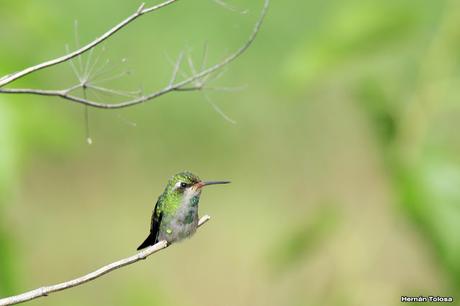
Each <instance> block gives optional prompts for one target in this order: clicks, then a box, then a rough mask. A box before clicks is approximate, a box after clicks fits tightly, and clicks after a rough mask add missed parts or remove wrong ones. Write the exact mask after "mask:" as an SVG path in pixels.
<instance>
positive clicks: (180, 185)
mask: <svg viewBox="0 0 460 306" xmlns="http://www.w3.org/2000/svg"><path fill="white" fill-rule="evenodd" d="M228 183H230V182H229V181H209V182H203V181H202V180H201V179H200V178H199V177H198V176H196V175H195V174H193V173H191V172H188V171H185V172H180V173H177V174H175V175H173V176H172V177H171V179H170V180H169V182H168V186H167V187H166V189H167V192H168V193H170V194H175V195H182V196H187V197H193V196H199V195H200V194H201V189H202V188H203V187H204V186H208V185H215V184H228Z"/></svg>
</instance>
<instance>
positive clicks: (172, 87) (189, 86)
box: [0, 0, 270, 109]
mask: <svg viewBox="0 0 460 306" xmlns="http://www.w3.org/2000/svg"><path fill="white" fill-rule="evenodd" d="M176 1H177V0H176ZM173 2H174V1H172V0H170V1H166V2H164V3H163V4H160V5H157V6H154V7H151V8H144V9H142V10H140V12H141V13H142V12H144V13H145V12H150V11H152V10H154V9H158V8H161V7H163V6H165V5H167V4H170V3H173ZM269 3H270V0H265V1H264V6H263V8H262V11H261V14H260V17H259V19H258V20H257V22H256V24H255V26H254V28H253V30H252V32H251V35H250V36H249V38H248V40H247V41H246V42H245V43H244V44H243V46H241V47H240V48H239V49H238V50H236V51H235V52H234V53H232V54H230V55H229V56H227V57H225V58H224V59H223V60H221V61H220V62H219V63H217V64H214V65H212V66H210V67H208V68H204V67H202V69H201V70H200V72H193V71H192V75H191V76H189V77H187V78H185V79H184V80H182V81H176V78H177V73H178V70H179V65H180V63H181V61H182V58H183V54H181V55H180V56H179V59H178V60H177V62H176V63H175V66H174V70H173V74H172V78H171V80H170V82H169V83H168V85H167V86H165V87H164V88H162V89H160V90H158V91H156V92H152V93H149V94H146V95H142V96H140V97H137V98H133V99H131V100H128V101H124V102H120V103H100V102H97V101H92V100H89V99H86V98H85V97H79V96H76V95H72V91H74V90H75V89H78V88H82V87H87V86H88V84H87V83H85V82H83V83H82V84H78V85H75V86H72V87H69V88H66V89H61V90H45V89H22V88H19V89H6V88H1V86H2V81H1V80H0V93H4V94H33V95H42V96H53V97H60V98H63V99H65V100H69V101H71V102H75V103H80V104H83V105H87V106H91V107H95V108H102V109H119V108H124V107H129V106H133V105H136V104H141V103H144V102H147V101H150V100H153V99H155V98H158V97H160V96H163V95H165V94H168V93H171V92H177V91H198V90H203V89H207V88H206V86H205V83H206V80H207V78H208V76H210V75H211V74H212V73H214V72H216V71H218V70H220V69H221V68H223V67H225V66H227V65H228V64H230V63H231V62H233V61H234V60H235V59H237V58H238V57H239V56H240V55H242V54H243V53H244V52H245V51H246V50H247V49H248V48H249V47H250V46H251V45H252V43H253V42H254V40H255V39H256V37H257V34H258V33H259V31H260V27H261V25H262V22H263V20H264V18H265V15H266V13H267V10H268V6H269ZM133 16H140V15H139V13H138V12H136V13H135V14H134V15H132V16H131V17H129V18H128V19H126V20H125V21H124V22H122V23H121V24H120V25H126V24H127V23H128V22H129V21H131V20H134V19H130V18H136V17H133ZM128 20H129V21H128ZM120 25H118V26H117V27H118V28H117V27H116V28H117V29H119V28H120ZM114 29H115V28H114ZM107 33H112V34H113V33H114V30H113V29H112V30H110V31H109V32H107ZM107 33H106V34H105V36H107ZM107 37H108V36H107ZM107 37H106V38H107ZM99 40H100V39H99ZM96 41H97V40H96ZM88 46H89V47H88ZM94 46H95V44H94V42H93V43H91V44H89V45H87V46H85V47H84V48H81V49H79V50H77V51H75V52H73V53H71V54H69V56H66V57H63V60H61V61H60V62H62V61H66V60H70V59H71V58H72V55H73V56H77V55H79V54H81V53H82V52H85V51H87V50H88V49H90V48H91V47H94ZM85 48H86V49H85ZM81 50H83V51H81ZM78 51H81V52H80V53H78V54H77V53H76V52H78ZM205 52H207V50H205ZM55 61H56V60H55ZM54 64H55V63H54ZM38 66H40V65H38ZM35 67H37V66H35ZM41 68H44V67H41ZM41 68H40V69H41ZM29 69H30V68H29ZM26 70H27V69H26ZM36 70H37V69H35V71H36ZM24 71H25V70H24ZM31 72H33V71H31ZM19 73H22V72H19ZM29 73H30V72H29ZM13 76H14V75H13ZM13 76H11V77H13ZM9 78H10V76H7V79H9ZM17 78H18V77H16V78H15V79H17ZM3 83H5V81H3ZM7 83H8V82H7ZM7 83H5V84H7Z"/></svg>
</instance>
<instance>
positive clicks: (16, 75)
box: [0, 0, 179, 88]
mask: <svg viewBox="0 0 460 306" xmlns="http://www.w3.org/2000/svg"><path fill="white" fill-rule="evenodd" d="M177 1H179V0H167V1H165V2H162V3H160V4H157V5H154V6H152V7H148V8H144V6H145V4H144V3H142V5H141V6H140V7H139V8H138V9H137V10H136V12H135V13H133V14H132V15H131V16H129V17H128V18H126V19H125V20H123V21H122V22H120V23H119V24H117V25H116V26H114V27H113V28H111V29H110V30H108V31H107V32H105V33H104V34H102V35H101V36H100V37H98V38H96V39H95V40H93V41H92V42H90V43H89V44H87V45H86V46H83V47H81V48H79V49H78V50H75V51H74V52H72V53H69V54H67V55H64V56H61V57H58V58H56V59H52V60H49V61H46V62H43V63H40V64H38V65H35V66H32V67H28V68H26V69H24V70H21V71H18V72H15V73H12V74H9V75H6V76H4V77H2V78H0V88H1V87H3V86H5V85H7V84H9V83H11V82H13V81H15V80H17V79H19V78H22V77H24V76H26V75H28V74H30V73H33V72H36V71H38V70H41V69H44V68H47V67H51V66H54V65H57V64H60V63H63V62H66V61H68V60H70V59H72V58H74V57H77V56H79V55H81V54H83V53H85V52H87V51H89V50H90V49H92V48H94V47H95V46H97V45H99V44H100V43H102V42H103V41H105V40H106V39H107V38H109V37H111V36H112V35H114V34H115V33H117V32H118V31H119V30H121V29H122V28H124V27H125V26H127V25H128V24H130V23H131V22H132V21H134V20H135V19H137V18H139V17H140V16H142V15H145V14H147V13H150V12H153V11H156V10H159V9H161V8H163V7H165V6H168V5H170V4H173V3H175V2H177Z"/></svg>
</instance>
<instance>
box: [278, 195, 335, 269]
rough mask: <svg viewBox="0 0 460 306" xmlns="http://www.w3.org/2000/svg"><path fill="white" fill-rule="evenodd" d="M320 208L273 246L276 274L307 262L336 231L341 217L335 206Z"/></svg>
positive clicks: (322, 206)
mask: <svg viewBox="0 0 460 306" xmlns="http://www.w3.org/2000/svg"><path fill="white" fill-rule="evenodd" d="M320 207H321V208H319V209H318V211H316V212H314V213H313V214H312V215H311V216H309V218H308V219H307V220H306V221H305V222H302V223H301V224H299V225H297V226H296V228H295V229H291V230H290V231H289V232H287V233H286V234H284V235H283V237H282V238H281V239H280V243H278V244H276V245H275V248H274V249H275V251H273V256H272V264H273V267H274V268H275V269H276V271H277V272H280V271H283V270H287V269H290V268H292V267H293V266H295V265H296V264H299V263H301V262H305V261H306V260H308V257H309V256H311V255H312V254H313V253H314V252H316V251H318V250H319V249H320V248H321V247H322V245H323V244H325V243H327V241H328V240H329V239H330V237H331V235H333V234H334V233H335V232H336V231H337V230H338V226H339V225H340V220H341V216H340V213H339V211H338V207H337V205H330V204H329V205H320Z"/></svg>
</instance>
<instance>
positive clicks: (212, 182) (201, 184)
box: [196, 181, 231, 189]
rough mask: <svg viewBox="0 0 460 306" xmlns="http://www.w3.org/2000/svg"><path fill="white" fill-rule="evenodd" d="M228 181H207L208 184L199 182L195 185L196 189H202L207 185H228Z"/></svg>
mask: <svg viewBox="0 0 460 306" xmlns="http://www.w3.org/2000/svg"><path fill="white" fill-rule="evenodd" d="M230 183H231V182H230V181H209V182H199V183H197V184H196V186H197V188H198V189H200V188H203V187H204V186H208V185H219V184H230Z"/></svg>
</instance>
